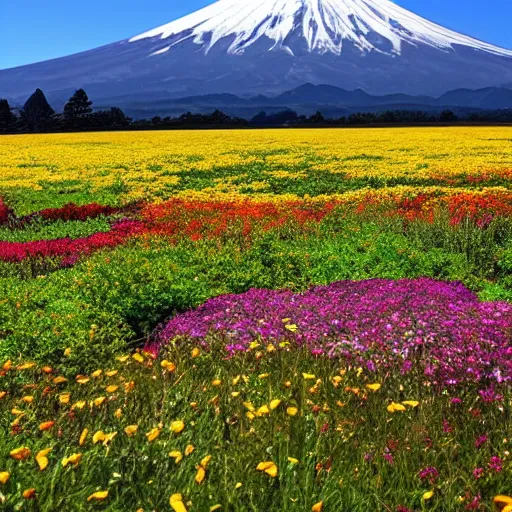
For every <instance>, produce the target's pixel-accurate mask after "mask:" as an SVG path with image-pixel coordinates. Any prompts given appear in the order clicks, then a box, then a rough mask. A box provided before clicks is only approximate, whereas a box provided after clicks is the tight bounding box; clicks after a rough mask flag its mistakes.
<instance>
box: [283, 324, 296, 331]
mask: <svg viewBox="0 0 512 512" xmlns="http://www.w3.org/2000/svg"><path fill="white" fill-rule="evenodd" d="M284 328H285V329H286V330H288V331H290V332H296V331H297V329H298V327H297V324H286V325H285V326H284Z"/></svg>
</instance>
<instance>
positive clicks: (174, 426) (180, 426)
mask: <svg viewBox="0 0 512 512" xmlns="http://www.w3.org/2000/svg"><path fill="white" fill-rule="evenodd" d="M170 428H171V432H172V433H173V434H179V433H180V432H183V430H184V428H185V423H183V421H181V420H176V421H173V422H172V423H171V427H170Z"/></svg>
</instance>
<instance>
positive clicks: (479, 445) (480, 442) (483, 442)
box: [475, 434, 489, 448]
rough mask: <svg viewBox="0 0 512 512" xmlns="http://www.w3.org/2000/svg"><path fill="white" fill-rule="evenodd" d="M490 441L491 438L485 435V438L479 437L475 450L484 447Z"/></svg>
mask: <svg viewBox="0 0 512 512" xmlns="http://www.w3.org/2000/svg"><path fill="white" fill-rule="evenodd" d="M488 440H489V438H488V437H487V436H486V435H485V434H484V435H483V436H480V437H478V438H477V439H476V440H475V448H480V447H481V446H482V445H484V444H485V443H487V441H488Z"/></svg>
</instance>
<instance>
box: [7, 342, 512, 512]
mask: <svg viewBox="0 0 512 512" xmlns="http://www.w3.org/2000/svg"><path fill="white" fill-rule="evenodd" d="M207 341H208V344H209V345H210V346H211V347H212V350H211V352H209V353H207V352H204V351H201V352H200V354H199V355H198V356H197V357H194V358H192V357H191V350H192V347H191V346H190V345H189V344H188V343H186V342H185V343H178V344H176V345H175V346H172V347H170V348H169V353H168V354H166V357H167V359H168V360H170V361H171V362H173V363H175V365H176V367H175V369H174V370H173V369H171V370H162V368H161V366H160V364H159V363H160V362H159V361H157V362H154V363H153V364H151V363H152V361H151V360H148V359H146V361H145V362H143V363H142V364H141V363H137V362H135V361H134V360H133V359H132V358H129V359H128V361H127V362H124V363H122V364H119V363H118V362H110V363H109V364H108V366H95V367H94V369H95V370H96V369H98V368H100V369H102V370H103V373H102V375H100V376H99V377H98V376H97V377H92V376H91V379H90V380H89V381H88V382H86V383H84V384H79V383H77V382H75V373H74V372H73V371H72V370H71V369H70V368H69V364H68V363H66V364H65V366H64V367H63V372H64V373H63V375H64V376H65V377H67V378H68V379H69V380H68V382H64V383H61V384H56V383H55V382H54V381H53V379H54V377H55V376H56V375H59V370H54V372H53V374H51V375H47V374H44V373H43V372H42V371H41V369H40V368H37V367H36V368H32V369H28V370H24V371H22V370H17V369H15V368H16V363H14V367H13V369H12V370H10V371H9V372H7V375H6V377H5V378H3V379H2V386H1V388H0V389H1V390H4V391H7V392H8V395H7V396H6V397H4V398H3V399H2V400H1V401H0V436H1V439H2V440H3V442H2V444H1V446H0V470H2V471H8V472H9V473H10V479H9V482H8V483H7V484H6V485H3V486H1V485H0V497H3V498H2V499H3V500H4V501H3V507H4V508H3V510H9V511H14V510H21V509H23V510H34V511H35V510H37V511H39V512H53V511H54V510H66V511H76V512H81V511H89V510H93V509H94V510H96V509H97V510H108V511H115V512H117V511H119V512H121V511H126V510H133V511H135V510H136V509H138V508H142V509H143V510H162V511H164V510H170V508H169V497H170V496H171V495H172V494H175V493H181V494H182V495H183V500H184V502H185V503H188V502H189V501H190V502H191V505H189V506H188V507H187V508H188V510H192V511H194V510H198V511H208V510H209V509H210V507H212V506H214V505H216V504H221V505H222V510H228V511H231V512H261V511H263V510H265V511H269V512H282V511H288V512H304V511H309V510H311V507H312V505H313V504H315V503H318V502H319V501H323V502H324V510H325V511H341V510H343V511H344V510H350V511H352V512H366V511H368V510H392V511H394V510H396V509H397V507H398V506H403V507H408V508H410V509H411V510H426V509H428V510H429V511H432V512H455V511H459V510H461V502H460V498H459V497H461V496H462V497H464V498H465V502H464V503H465V504H467V503H468V502H471V501H472V499H473V497H474V496H477V495H480V496H481V506H480V508H479V509H480V510H482V511H491V510H492V498H493V497H494V496H495V495H497V494H502V493H504V492H506V491H507V490H508V489H509V481H510V478H509V475H510V473H509V472H510V469H511V466H510V461H508V460H505V461H504V469H503V471H502V472H500V473H495V472H492V471H491V470H489V469H487V468H488V462H489V460H490V457H491V456H493V455H497V454H498V455H501V454H502V453H503V450H505V449H507V447H508V441H507V443H506V444H505V445H504V441H503V437H504V435H505V434H504V433H506V432H508V431H509V430H510V427H511V424H510V412H511V411H510V402H509V400H510V396H509V395H508V394H507V393H508V392H507V390H506V389H503V390H502V389H501V388H500V392H501V391H503V392H505V394H506V396H505V400H504V401H503V403H500V404H496V403H494V404H492V403H491V404H487V403H482V402H481V401H479V398H478V389H479V388H478V385H476V384H475V385H472V384H471V383H468V385H467V386H466V387H465V388H464V389H460V390H457V394H456V395H452V393H451V392H448V391H447V392H446V393H438V392H437V390H435V389H433V387H430V386H424V385H422V384H421V382H422V380H423V379H422V376H421V374H419V373H418V369H416V368H413V369H412V370H411V372H410V373H408V374H406V375H402V374H400V373H398V372H384V371H382V373H370V372H367V371H364V370H363V369H357V368H350V367H347V368H341V369H340V366H339V361H338V360H334V359H328V358H317V357H314V356H313V355H311V354H309V353H308V352H307V351H300V350H291V351H289V350H287V349H286V348H279V347H277V349H276V350H275V351H274V352H272V353H269V352H261V351H260V350H261V349H260V348H258V347H256V348H255V349H254V350H253V351H251V352H248V353H244V354H238V355H236V356H235V357H232V358H230V359H226V358H225V357H223V356H224V350H223V347H222V340H219V339H214V338H209V339H208V340H207ZM113 368H114V369H118V370H119V373H117V374H115V375H111V376H107V375H106V374H105V371H107V370H111V369H113ZM304 373H306V374H310V375H311V380H306V379H305V378H304V376H303V374H304ZM214 380H216V381H217V382H216V383H215V384H216V385H214V384H213V381H214ZM130 382H133V389H132V390H131V391H129V392H127V391H126V390H125V385H126V384H127V383H130ZM375 383H378V384H381V385H382V387H381V388H380V389H376V390H375V391H371V390H370V389H369V388H368V387H367V386H368V385H371V384H375ZM24 384H30V385H31V386H32V387H31V388H29V389H26V388H23V385H24ZM110 385H114V386H118V388H115V389H114V390H113V391H112V390H110V391H108V390H107V386H110ZM45 390H46V391H45ZM62 393H70V402H69V403H68V404H65V403H64V404H63V403H60V399H59V396H60V395H61V394H62ZM233 393H235V395H233ZM237 393H238V394H237ZM28 394H30V395H31V396H33V397H34V399H33V402H32V403H31V404H27V403H26V402H23V401H22V397H23V396H26V395H28ZM101 396H104V397H108V398H107V399H106V400H105V401H104V402H103V403H102V404H99V405H93V401H94V400H95V399H97V398H98V397H101ZM453 396H457V397H458V398H460V399H461V400H462V405H460V406H454V405H452V404H451V403H450V401H451V398H452V397H453ZM273 400H279V401H280V402H279V403H276V402H274V406H275V407H274V408H271V401H273ZM406 400H413V401H417V402H418V404H417V406H416V407H414V406H412V405H408V406H407V407H405V411H402V412H395V413H391V412H389V411H388V410H387V406H388V405H389V404H390V403H391V402H395V403H400V402H402V401H406ZM79 401H85V402H86V405H85V407H84V408H82V409H79V408H78V407H76V406H74V405H73V404H75V403H77V402H79ZM475 404H477V407H478V414H471V412H470V411H471V410H475ZM264 405H266V406H267V407H268V408H269V411H268V413H266V412H258V410H259V408H260V407H262V406H264ZM251 406H252V407H254V409H253V416H251V415H250V414H248V413H249V412H251V411H250V409H251V408H252V407H251ZM14 407H17V408H19V409H21V410H22V411H23V412H25V416H22V417H21V418H20V419H19V420H18V421H17V423H18V425H17V426H14V427H13V425H12V422H13V414H12V413H11V410H12V409H13V408H14ZM288 407H295V408H296V409H297V414H296V415H295V416H290V415H289V414H288V413H287V408H288ZM116 411H118V412H116ZM18 418H19V416H18ZM49 420H54V421H55V425H53V426H52V427H51V428H50V429H49V430H48V431H40V428H39V425H40V423H41V422H45V421H49ZM176 420H180V421H183V423H184V429H183V431H182V432H180V433H172V432H171V429H170V426H171V423H172V422H173V421H176ZM446 424H448V425H449V426H450V428H449V429H446ZM128 425H136V426H137V427H138V431H137V432H136V433H135V434H133V435H132V436H131V437H129V436H128V435H127V434H126V433H125V431H124V429H125V428H126V427H127V426H128ZM159 427H160V429H161V430H160V433H159V436H158V437H157V438H156V439H155V440H153V441H152V442H149V441H148V439H147V437H146V434H147V433H148V432H150V431H151V430H152V429H154V428H159ZM83 429H88V431H89V433H88V435H87V436H86V437H85V440H84V442H83V444H82V445H80V444H79V439H80V437H81V433H82V432H83ZM99 431H101V432H103V433H105V434H113V433H116V435H115V437H114V438H113V439H112V440H110V441H108V442H106V443H105V444H104V443H102V442H97V443H94V442H93V436H94V434H95V433H96V432H99ZM13 432H14V434H12V433H13ZM482 434H487V435H488V440H487V441H486V442H485V443H484V444H483V446H482V447H480V448H479V449H476V448H475V439H477V438H478V437H480V436H481V435H482ZM188 445H192V446H193V448H194V449H193V451H192V452H191V453H189V454H188V455H185V450H186V447H187V446H188ZM22 446H25V447H27V448H29V449H30V450H31V455H30V457H29V458H28V459H27V460H25V461H16V460H14V459H13V458H12V457H10V456H9V454H10V452H11V451H12V450H14V449H16V448H20V447H22ZM47 448H52V451H51V452H50V453H49V454H48V455H47V458H48V467H47V468H46V469H45V470H43V471H41V470H40V469H39V468H38V466H37V465H36V463H35V461H34V456H35V455H36V454H37V453H38V452H39V451H40V450H44V449H47ZM174 450H176V451H179V452H181V454H182V456H183V458H182V460H179V461H178V462H176V459H175V458H173V457H170V456H169V453H170V452H171V451H174ZM75 453H79V454H81V455H82V458H81V460H80V462H79V463H78V464H77V466H76V467H73V466H72V465H71V466H68V467H65V468H64V467H63V465H62V460H63V459H64V457H69V456H70V455H72V454H75ZM386 454H387V456H389V455H391V461H390V460H386V458H385V455H386ZM206 456H211V460H210V461H209V462H208V463H207V464H206V463H205V465H206V478H205V480H204V482H202V483H201V484H198V483H197V482H196V481H195V480H194V479H195V475H196V473H197V467H198V466H199V465H201V464H202V461H203V460H204V458H205V457H206ZM289 457H290V458H293V459H296V461H295V460H290V459H289ZM264 461H271V462H273V463H274V464H276V466H277V475H276V476H275V477H272V476H270V475H268V474H266V473H264V472H261V471H258V470H257V469H256V467H257V465H258V464H259V463H260V462H264ZM429 466H433V467H435V468H437V470H438V471H439V478H438V479H435V481H434V482H429V481H428V480H421V478H420V477H419V472H420V471H421V470H422V469H424V468H425V467H429ZM475 467H482V468H486V469H485V472H484V476H483V477H482V478H480V479H475V478H474V477H473V475H472V471H473V469H474V468H475ZM238 483H241V484H242V485H241V486H238V488H237V484H238ZM28 488H35V489H36V493H37V499H36V500H35V501H28V502H27V501H24V500H23V499H22V497H21V494H22V492H23V490H25V489H28ZM98 490H108V492H109V495H108V498H107V499H106V500H105V501H103V502H101V503H98V504H96V505H92V504H91V503H88V502H87V498H88V496H90V495H91V494H92V493H93V492H95V491H98ZM431 490H433V491H434V495H433V497H432V498H431V499H430V500H429V501H428V503H427V502H425V501H424V500H423V499H422V496H423V494H424V493H425V492H427V491H431ZM6 507H7V508H6Z"/></svg>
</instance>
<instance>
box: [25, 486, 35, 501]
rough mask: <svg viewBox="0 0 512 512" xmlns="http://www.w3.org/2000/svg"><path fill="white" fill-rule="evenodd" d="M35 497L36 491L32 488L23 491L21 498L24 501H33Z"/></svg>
mask: <svg viewBox="0 0 512 512" xmlns="http://www.w3.org/2000/svg"><path fill="white" fill-rule="evenodd" d="M35 497H36V490H35V489H34V488H31V489H25V490H24V491H23V498H24V499H26V500H33V499H34V498H35Z"/></svg>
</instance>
